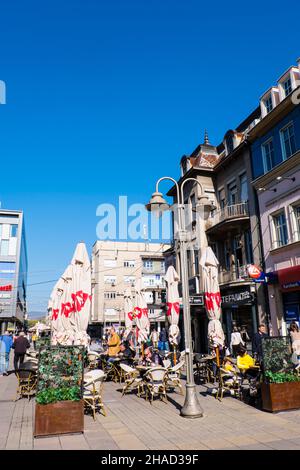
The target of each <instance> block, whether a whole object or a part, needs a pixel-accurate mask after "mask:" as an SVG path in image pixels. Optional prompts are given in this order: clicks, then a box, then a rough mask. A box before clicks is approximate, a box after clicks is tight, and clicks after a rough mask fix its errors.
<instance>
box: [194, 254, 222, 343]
mask: <svg viewBox="0 0 300 470" xmlns="http://www.w3.org/2000/svg"><path fill="white" fill-rule="evenodd" d="M200 266H201V267H202V276H203V288H204V297H205V307H206V312H207V316H208V319H209V323H208V339H209V342H210V344H211V346H212V347H214V348H216V350H217V352H218V351H219V347H221V348H223V347H224V342H225V336H224V332H223V328H222V324H221V322H220V318H221V294H220V287H219V281H218V266H219V262H218V260H217V258H216V256H215V254H214V252H213V251H212V249H211V247H209V246H208V247H206V248H205V250H204V252H203V254H202V256H201V259H200Z"/></svg>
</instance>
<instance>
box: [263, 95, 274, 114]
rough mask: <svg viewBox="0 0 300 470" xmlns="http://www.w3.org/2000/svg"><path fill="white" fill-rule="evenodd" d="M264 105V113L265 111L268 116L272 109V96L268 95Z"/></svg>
mask: <svg viewBox="0 0 300 470" xmlns="http://www.w3.org/2000/svg"><path fill="white" fill-rule="evenodd" d="M264 103H265V107H266V111H267V114H268V113H270V112H271V111H272V109H273V103H272V96H271V95H269V96H268V98H267V99H265V101H264Z"/></svg>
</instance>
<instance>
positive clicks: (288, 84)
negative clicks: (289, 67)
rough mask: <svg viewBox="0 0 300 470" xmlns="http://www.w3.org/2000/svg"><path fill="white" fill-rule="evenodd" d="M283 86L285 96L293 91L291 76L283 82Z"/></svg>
mask: <svg viewBox="0 0 300 470" xmlns="http://www.w3.org/2000/svg"><path fill="white" fill-rule="evenodd" d="M282 87H283V89H284V94H285V96H288V95H290V94H291V93H292V91H293V89H292V81H291V77H289V78H288V79H287V80H285V81H284V82H283V84H282Z"/></svg>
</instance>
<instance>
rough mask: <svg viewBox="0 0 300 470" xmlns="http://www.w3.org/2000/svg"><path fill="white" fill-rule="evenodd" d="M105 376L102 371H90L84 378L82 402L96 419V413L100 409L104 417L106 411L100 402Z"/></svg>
mask: <svg viewBox="0 0 300 470" xmlns="http://www.w3.org/2000/svg"><path fill="white" fill-rule="evenodd" d="M105 378H106V376H105V374H104V372H103V371H102V370H92V371H90V372H88V373H87V374H86V375H85V376H84V382H85V383H84V388H83V400H84V405H85V408H86V409H87V410H92V412H93V418H94V420H95V419H96V411H98V409H99V408H100V409H101V410H102V413H103V415H104V416H106V411H105V408H104V404H103V401H102V393H103V382H104V380H105Z"/></svg>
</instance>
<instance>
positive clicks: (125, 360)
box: [118, 340, 136, 365]
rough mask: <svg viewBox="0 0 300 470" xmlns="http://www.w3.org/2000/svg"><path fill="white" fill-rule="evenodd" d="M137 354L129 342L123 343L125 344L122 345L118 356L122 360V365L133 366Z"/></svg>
mask: <svg viewBox="0 0 300 470" xmlns="http://www.w3.org/2000/svg"><path fill="white" fill-rule="evenodd" d="M135 354H136V353H135V350H134V349H133V348H132V347H131V346H130V343H129V341H126V340H125V341H123V343H122V344H121V345H120V352H119V354H118V356H119V357H120V358H121V361H120V362H121V363H122V364H127V365H131V364H132V361H133V359H134V357H135Z"/></svg>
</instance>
